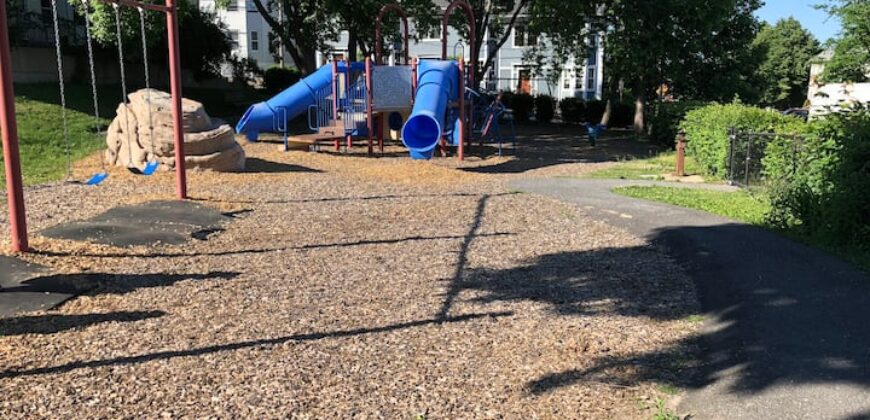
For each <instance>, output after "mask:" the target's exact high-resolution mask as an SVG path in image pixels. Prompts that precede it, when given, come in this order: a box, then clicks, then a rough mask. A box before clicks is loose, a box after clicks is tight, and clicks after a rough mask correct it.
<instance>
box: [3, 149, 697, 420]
mask: <svg viewBox="0 0 870 420" xmlns="http://www.w3.org/2000/svg"><path fill="white" fill-rule="evenodd" d="M276 147H277V146H276V145H275V144H269V143H265V144H253V145H246V146H245V148H246V152H247V153H248V156H249V157H253V158H256V159H259V160H260V161H261V163H260V164H262V165H264V166H267V167H268V168H272V169H273V170H270V171H264V172H256V173H241V174H214V173H204V172H201V173H197V172H192V173H191V176H190V190H191V194H192V196H193V198H194V199H197V200H199V202H201V203H203V204H206V205H211V206H215V207H217V208H219V209H221V210H222V211H225V212H229V213H231V214H233V215H235V216H236V219H235V220H234V221H233V222H232V223H230V224H229V225H227V227H226V231H224V232H221V233H219V234H217V235H215V236H213V237H211V238H209V240H207V241H199V240H192V241H191V242H190V243H189V244H186V245H183V246H171V247H170V246H166V247H159V248H155V249H148V248H137V249H124V250H121V249H116V248H112V247H109V246H95V245H86V244H80V243H74V242H67V241H57V240H50V239H47V238H42V237H39V236H36V237H35V238H34V240H33V244H34V246H35V248H36V249H37V250H38V251H39V252H37V253H34V254H29V255H26V256H25V257H23V258H25V259H27V260H29V261H32V262H36V263H39V264H42V265H45V266H48V267H51V268H52V269H53V270H55V272H61V273H72V274H76V273H91V274H94V273H98V274H106V275H107V276H106V277H105V278H106V279H107V280H106V284H103V285H101V287H100V288H98V289H97V290H96V291H94V292H93V293H89V294H88V295H86V296H80V297H78V298H75V299H73V300H71V301H69V302H67V303H65V304H64V305H62V306H61V307H59V308H57V309H55V310H52V311H48V312H43V313H32V314H26V315H22V316H20V317H17V318H13V319H6V320H0V329H3V328H5V329H6V330H7V332H8V331H15V333H14V334H8V333H5V334H4V335H3V336H0V395H2V399H0V417H2V418H35V417H51V418H69V417H91V418H115V417H129V416H144V417H160V416H166V417H172V418H193V417H196V418H200V417H219V418H239V417H242V418H274V417H288V416H289V417H299V418H323V417H342V418H345V417H361V418H366V417H367V418H413V417H414V416H416V415H420V414H424V415H425V416H426V418H643V417H648V416H649V415H650V413H649V412H645V411H642V410H638V400H639V399H644V398H647V399H648V398H652V397H653V396H654V395H655V393H656V391H655V384H654V383H652V382H649V381H639V380H636V378H637V377H638V375H636V374H635V373H636V372H635V371H636V370H638V369H644V368H649V367H643V366H633V365H630V364H628V365H619V366H614V367H606V366H607V361H608V360H615V359H620V358H630V357H631V356H632V355H634V354H644V353H648V352H654V351H656V350H659V349H663V348H669V347H671V346H674V345H675V344H677V343H680V342H681V341H683V340H685V339H686V338H687V337H688V336H690V335H691V334H693V333H694V331H695V329H696V325H695V324H693V323H691V322H688V321H686V316H687V315H688V314H692V313H695V312H696V309H697V306H696V305H697V303H696V301H695V294H694V290H693V288H692V285H691V283H690V281H689V280H688V278H687V277H686V276H685V275H683V274H682V272H681V270H680V269H679V268H678V267H677V266H676V264H675V263H674V262H673V261H671V260H670V259H669V258H668V257H667V256H665V255H664V254H663V253H662V252H661V251H659V250H657V249H655V248H653V247H650V246H649V245H648V244H645V243H644V242H643V241H641V240H639V239H637V238H635V237H632V236H631V235H629V234H627V233H626V232H624V231H621V230H618V229H615V228H613V227H611V226H609V225H606V224H603V223H600V222H597V221H594V220H592V219H591V218H590V217H589V216H587V215H586V214H585V213H584V211H583V210H582V209H579V208H575V207H572V206H570V205H567V204H563V203H560V202H556V201H553V200H549V199H546V198H542V197H537V196H533V195H529V194H520V193H515V192H512V191H509V190H508V189H506V188H505V187H504V186H503V185H504V181H505V180H506V179H508V178H512V177H517V176H540V173H536V172H540V171H551V172H555V173H557V174H562V173H569V174H580V173H584V172H585V171H588V170H590V169H589V168H590V166H594V165H597V166H600V165H602V164H601V163H589V162H582V161H570V162H566V163H560V164H554V165H547V166H540V167H538V168H535V169H530V170H529V171H525V172H509V173H498V172H495V173H487V172H485V171H484V172H481V171H476V170H472V171H467V170H462V168H460V167H469V168H480V167H486V166H487V165H503V164H504V163H505V162H506V161H509V159H507V158H498V157H491V158H486V159H470V162H467V163H463V164H458V163H456V162H455V160H453V159H449V160H448V159H441V160H435V161H433V162H410V161H408V159H407V158H406V157H404V156H399V155H398V154H397V156H396V157H381V158H366V157H363V156H356V155H354V156H339V155H330V154H322V153H321V154H311V153H306V152H288V153H284V152H278V151H277V149H276ZM511 159H516V158H511ZM96 162H97V161H95V160H91V161H85V162H82V163H81V165H80V166H79V167H78V168H77V173H79V174H86V173H88V172H90V171H92V170H93V169H94V165H95V164H96ZM262 162H267V164H264V163H262ZM528 172H533V173H528ZM173 182H174V181H173V178H172V175H171V174H169V173H160V174H158V175H156V176H154V177H150V178H142V177H134V176H133V175H129V174H126V173H125V172H124V171H118V170H114V169H113V170H112V176H111V177H110V178H109V180H107V181H106V183H105V184H104V185H101V186H100V187H98V188H92V187H85V186H81V185H73V184H53V185H50V186H44V187H36V188H33V189H30V190H28V191H26V198H27V203H28V211H29V222H30V226H31V231H33V232H36V231H38V230H40V229H42V228H45V227H48V226H51V225H54V224H57V223H62V222H66V221H71V220H79V219H82V218H85V217H89V216H92V215H94V214H97V213H99V212H102V211H105V210H106V209H108V208H111V207H113V206H117V205H122V204H128V203H132V202H138V201H145V200H150V199H155V198H167V196H168V197H171V196H172V186H173ZM0 227H2V229H4V231H5V230H6V229H8V221H7V215H6V214H5V207H4V213H2V220H0ZM4 239H5V238H4ZM137 314H140V315H137ZM141 314H145V315H141ZM59 320H60V321H59ZM52 322H53V323H58V322H59V324H57V325H62V326H64V328H54V329H55V330H57V331H53V330H52V329H46V328H45V327H46V325H47V324H48V323H52ZM55 327H56V325H55ZM586 371H590V372H594V373H590V374H588V375H585V376H584V375H580V376H578V375H575V374H574V373H577V372H586ZM572 378H574V379H572Z"/></svg>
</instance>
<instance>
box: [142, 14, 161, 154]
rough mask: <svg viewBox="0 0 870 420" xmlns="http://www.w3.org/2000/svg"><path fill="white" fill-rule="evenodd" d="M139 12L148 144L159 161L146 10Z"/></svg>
mask: <svg viewBox="0 0 870 420" xmlns="http://www.w3.org/2000/svg"><path fill="white" fill-rule="evenodd" d="M137 9H138V10H139V29H140V30H139V32H140V33H141V34H142V61H144V62H145V102H146V103H147V104H148V142H149V144H150V145H151V159H157V156H156V154H155V153H154V118H153V117H152V114H151V106H152V105H151V76H150V74H149V73H150V71H149V69H148V39H147V38H146V37H145V9H143V8H141V7H137Z"/></svg>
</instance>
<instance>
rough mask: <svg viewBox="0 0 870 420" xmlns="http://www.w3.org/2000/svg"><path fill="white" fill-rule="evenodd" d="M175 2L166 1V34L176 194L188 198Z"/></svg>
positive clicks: (181, 198)
mask: <svg viewBox="0 0 870 420" xmlns="http://www.w3.org/2000/svg"><path fill="white" fill-rule="evenodd" d="M176 11H177V10H176V8H175V0H166V32H167V42H168V43H169V87H170V91H171V93H172V124H173V127H172V129H173V130H172V131H173V137H174V139H175V193H176V195H177V196H178V199H179V200H184V199H186V198H187V173H186V172H185V167H184V126H183V125H182V121H181V117H182V113H181V112H182V111H181V57H180V54H179V51H180V49H179V47H178V19H177V15H176Z"/></svg>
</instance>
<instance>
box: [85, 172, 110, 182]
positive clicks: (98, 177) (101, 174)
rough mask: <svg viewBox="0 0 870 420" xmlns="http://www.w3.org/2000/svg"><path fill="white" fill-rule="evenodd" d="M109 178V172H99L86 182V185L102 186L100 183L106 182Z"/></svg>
mask: <svg viewBox="0 0 870 420" xmlns="http://www.w3.org/2000/svg"><path fill="white" fill-rule="evenodd" d="M108 177H109V173H108V172H97V173H95V174H94V175H93V176H92V177H91V178H90V179H88V180H87V181H85V185H100V183H101V182H103V181H105V180H106V178H108Z"/></svg>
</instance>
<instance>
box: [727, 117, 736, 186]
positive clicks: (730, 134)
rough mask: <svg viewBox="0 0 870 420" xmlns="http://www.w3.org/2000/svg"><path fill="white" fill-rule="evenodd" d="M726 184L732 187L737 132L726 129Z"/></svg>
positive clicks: (732, 129)
mask: <svg viewBox="0 0 870 420" xmlns="http://www.w3.org/2000/svg"><path fill="white" fill-rule="evenodd" d="M728 144H729V146H728V184H729V185H734V147H735V146H736V144H737V130H735V129H734V128H733V127H732V128H729V129H728Z"/></svg>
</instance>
